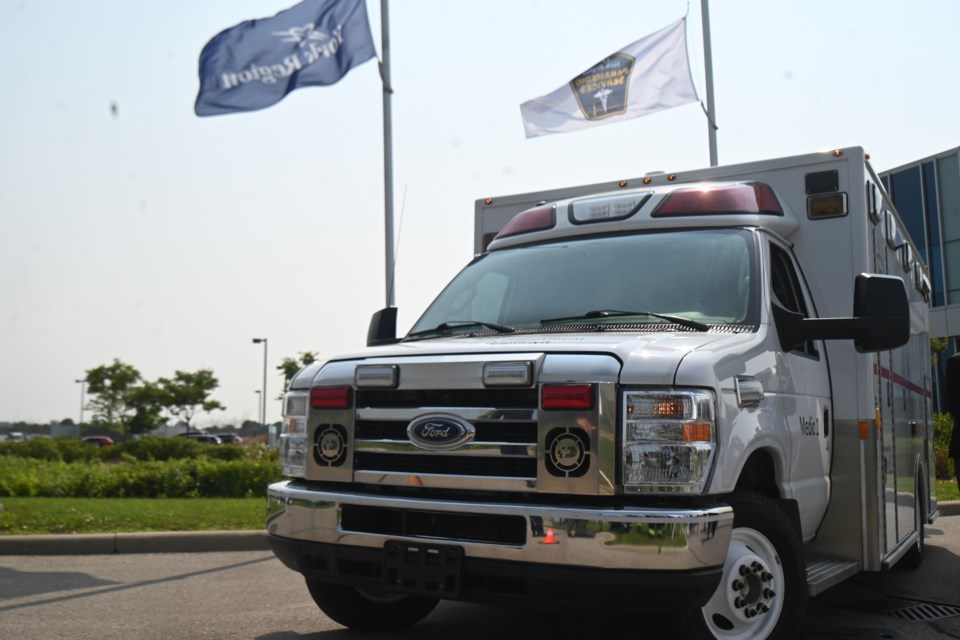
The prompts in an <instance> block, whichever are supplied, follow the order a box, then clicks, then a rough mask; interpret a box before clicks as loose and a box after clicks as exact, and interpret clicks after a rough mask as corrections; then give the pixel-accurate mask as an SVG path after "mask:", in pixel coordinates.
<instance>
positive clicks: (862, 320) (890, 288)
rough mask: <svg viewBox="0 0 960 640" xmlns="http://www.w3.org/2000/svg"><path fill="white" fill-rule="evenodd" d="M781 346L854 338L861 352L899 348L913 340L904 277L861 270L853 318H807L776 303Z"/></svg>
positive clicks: (854, 293)
mask: <svg viewBox="0 0 960 640" xmlns="http://www.w3.org/2000/svg"><path fill="white" fill-rule="evenodd" d="M773 320H774V323H775V324H776V326H777V332H778V333H779V335H780V347H781V349H783V350H784V351H791V350H793V349H797V348H800V347H802V346H803V343H804V342H806V341H807V340H853V344H854V347H855V348H856V350H857V351H858V352H859V353H871V352H876V351H887V350H889V349H896V348H897V347H902V346H903V345H905V344H907V341H908V340H910V305H909V303H908V302H907V290H906V288H905V285H904V284H903V280H902V279H900V278H897V277H896V276H884V275H878V274H874V273H861V274H860V275H858V276H857V279H856V281H855V282H854V287H853V317H851V318H804V317H803V316H802V315H801V314H799V313H796V312H794V311H789V310H787V309H784V308H783V307H781V306H780V305H778V304H776V303H774V305H773Z"/></svg>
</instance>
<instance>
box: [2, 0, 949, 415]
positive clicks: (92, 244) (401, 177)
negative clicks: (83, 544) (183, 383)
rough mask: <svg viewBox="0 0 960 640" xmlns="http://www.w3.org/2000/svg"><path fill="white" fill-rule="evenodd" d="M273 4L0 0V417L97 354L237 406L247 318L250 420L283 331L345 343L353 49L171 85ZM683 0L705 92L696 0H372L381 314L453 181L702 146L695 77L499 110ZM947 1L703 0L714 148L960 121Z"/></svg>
mask: <svg viewBox="0 0 960 640" xmlns="http://www.w3.org/2000/svg"><path fill="white" fill-rule="evenodd" d="M293 4H295V1H294V0H205V1H203V2H196V1H195V0H189V1H188V0H167V1H166V2H159V3H158V2H123V1H121V0H89V1H88V2H76V1H75V0H32V1H27V0H22V1H17V0H0V77H2V78H3V79H4V85H5V90H4V92H3V99H2V100H0V242H2V250H0V365H2V366H0V422H4V421H16V420H26V421H31V422H33V421H35V422H48V421H51V420H56V421H59V420H62V419H64V418H72V419H74V420H77V419H78V418H79V417H80V416H79V414H80V396H81V385H79V384H76V383H75V380H77V379H78V378H82V377H83V376H84V374H85V372H86V371H87V370H88V369H91V368H93V367H96V366H98V365H101V364H109V363H111V362H112V361H113V359H114V358H118V359H120V360H122V361H123V362H126V363H128V364H131V365H133V366H135V367H137V368H138V369H139V370H140V372H141V373H142V374H143V375H144V377H145V378H147V379H149V380H155V379H156V378H158V377H161V376H172V375H173V373H174V371H175V370H178V369H179V370H186V371H194V370H197V369H200V368H210V369H212V370H213V371H214V374H215V375H216V376H217V378H218V379H219V381H220V387H219V388H218V389H217V390H216V392H215V393H214V394H213V397H214V398H216V399H218V400H220V401H221V402H222V403H223V404H224V405H226V407H227V408H226V411H217V412H214V413H212V414H210V415H209V416H201V417H200V419H198V420H197V421H196V423H197V424H199V425H200V426H204V425H207V424H210V423H211V422H216V423H233V424H237V425H239V423H240V422H241V421H242V420H244V419H253V420H256V419H257V418H258V408H257V406H258V405H257V401H258V396H257V395H256V393H255V391H256V390H258V389H260V388H261V385H262V382H263V355H264V352H263V346H262V345H254V344H252V343H251V339H252V338H254V337H266V338H267V339H268V343H267V344H268V348H267V355H268V375H269V380H268V393H267V396H268V398H269V399H270V402H269V403H268V407H267V409H268V410H267V417H268V419H269V420H270V421H274V420H277V419H279V415H280V404H279V402H275V401H274V400H273V399H274V398H275V397H276V396H278V395H279V394H280V393H281V381H282V379H281V377H280V374H279V372H277V371H276V369H275V367H276V366H277V365H278V364H279V362H280V360H281V359H282V358H283V357H285V356H297V354H298V353H300V352H304V351H313V352H317V353H318V354H319V355H320V356H321V358H326V357H330V356H334V355H336V354H338V353H343V352H352V351H354V350H356V349H358V348H360V347H362V346H363V344H364V342H365V340H366V332H367V326H368V322H369V318H370V315H371V313H373V312H374V311H375V310H377V309H379V308H381V307H382V306H384V303H385V301H386V284H385V267H384V253H385V251H384V205H383V119H382V111H381V95H382V94H381V83H380V78H379V75H378V73H377V62H376V60H370V61H368V62H366V63H364V64H363V65H361V66H359V67H357V68H355V69H353V71H351V72H350V73H349V74H348V75H347V76H346V77H345V78H344V79H343V80H341V81H340V82H339V83H338V84H336V85H333V86H330V87H310V88H304V89H300V90H298V91H295V92H293V93H291V94H290V95H288V96H287V97H286V98H285V99H284V100H283V101H281V102H280V103H278V104H276V105H274V106H272V107H268V108H267V109H264V110H261V111H255V112H248V113H238V114H229V115H220V116H211V117H206V118H200V117H197V116H196V115H194V112H193V103H194V100H195V98H196V92H197V89H198V86H199V82H198V77H197V62H198V56H199V53H200V50H201V49H202V48H203V46H204V44H206V42H207V41H208V40H209V39H210V38H211V37H212V36H214V35H216V34H217V33H218V32H220V31H221V30H223V29H225V28H227V27H230V26H233V25H235V24H237V23H239V22H242V21H244V20H248V19H252V18H265V17H269V16H272V15H274V14H275V13H277V12H278V11H281V10H283V9H286V8H288V7H290V6H292V5H293ZM367 11H368V14H369V17H370V23H371V29H372V31H373V35H374V40H375V41H376V43H377V49H378V52H379V51H380V42H381V10H380V2H379V1H377V0H367ZM688 12H689V14H688V25H687V26H688V28H687V35H688V49H689V52H690V58H691V68H692V72H693V77H694V82H695V84H696V87H697V90H698V92H699V93H700V95H701V97H702V98H703V99H704V101H705V100H706V81H705V74H704V47H703V35H702V34H703V32H702V20H701V12H700V3H699V2H697V1H694V2H691V3H688V2H685V1H683V0H656V1H652V0H650V1H641V0H633V1H626V0H624V1H616V0H612V1H609V2H604V3H587V2H582V1H549V2H548V1H546V0H484V1H483V2H480V1H474V2H467V1H465V0H455V1H451V0H404V1H402V2H401V1H396V0H395V1H394V2H393V3H391V5H390V11H389V31H390V51H391V74H392V80H393V88H394V94H393V100H392V106H393V129H394V138H393V140H394V159H393V167H394V194H395V212H394V216H395V227H396V229H397V230H396V239H397V244H398V247H397V256H396V257H397V262H396V271H395V273H396V279H397V286H396V303H397V306H398V307H399V322H398V324H399V329H400V330H401V332H405V331H406V330H407V329H409V327H410V326H411V325H412V324H413V322H414V321H416V319H417V317H418V316H419V315H420V313H421V312H422V311H423V310H424V308H425V307H426V306H427V304H429V302H430V300H431V299H432V298H433V297H434V296H435V295H436V294H437V293H438V292H439V291H440V289H441V288H442V287H443V286H444V284H445V283H446V282H447V281H448V280H449V279H450V278H451V277H452V276H453V275H454V274H455V273H456V272H457V271H458V270H459V269H460V268H461V267H462V266H463V265H464V264H465V263H466V262H467V261H468V260H470V258H471V257H472V247H473V238H472V233H473V211H474V208H473V207H474V201H475V200H476V199H478V198H482V197H485V196H502V195H507V194H512V193H520V192H526V191H539V190H544V189H550V188H553V187H563V186H570V185H574V184H582V183H595V182H604V181H608V180H615V179H621V178H633V177H637V176H640V175H643V174H644V173H647V172H649V171H653V170H664V171H677V170H684V169H697V168H702V167H706V166H709V150H708V138H707V125H706V120H705V116H704V113H703V111H702V109H701V107H700V106H699V105H698V104H695V103H694V104H688V105H685V106H681V107H677V108H674V109H672V110H669V111H665V112H661V113H657V114H653V115H650V116H646V117H643V118H637V119H634V120H629V121H626V122H621V123H615V124H604V125H602V126H598V127H596V128H593V129H590V130H584V131H576V132H571V133H564V134H557V135H550V136H545V137H540V138H534V139H530V140H528V139H526V138H525V137H524V133H523V125H522V121H521V118H520V108H519V105H520V104H521V103H522V102H524V101H526V100H529V99H530V98H534V97H537V96H541V95H544V94H546V93H549V92H551V91H553V90H554V89H556V88H557V87H558V86H560V85H561V84H563V83H565V82H567V81H568V80H570V79H571V78H572V77H574V76H575V75H577V74H579V73H580V72H582V71H584V70H586V69H587V68H589V67H590V66H592V65H593V64H594V63H596V62H598V61H599V60H601V59H602V58H604V57H606V56H607V55H609V54H610V53H612V52H614V51H616V50H617V49H620V48H621V47H623V46H625V45H627V44H629V43H631V42H633V41H635V40H638V39H639V38H641V37H643V36H645V35H647V34H649V33H652V32H654V31H657V30H659V29H661V28H662V27H665V26H666V25H668V24H669V23H671V22H673V21H675V20H678V19H679V18H681V17H682V16H683V15H684V14H686V13H688ZM958 25H960V3H958V2H953V1H949V0H940V1H933V0H913V1H912V2H909V3H908V2H903V1H900V2H894V1H892V0H879V1H878V0H845V1H843V2H840V1H838V0H806V1H805V2H777V1H771V0H724V1H722V2H721V1H717V0H714V2H713V3H712V4H711V6H710V30H711V40H712V53H713V78H714V87H715V100H716V117H717V124H718V126H719V130H718V132H717V141H718V155H719V161H720V163H721V164H728V163H734V162H746V161H752V160H760V159H765V158H775V157H781V156H787V155H794V154H803V153H809V152H812V151H817V150H820V149H825V148H834V147H842V146H863V147H864V148H865V149H866V150H867V152H868V153H870V154H871V156H872V158H873V163H874V166H875V168H877V169H878V170H881V171H882V170H885V169H890V168H893V167H896V166H900V165H902V164H905V163H907V162H910V161H912V160H915V159H918V158H920V157H923V156H926V155H930V154H934V153H937V152H940V151H943V150H946V149H951V148H954V147H956V146H958V145H960V132H958V117H957V105H958V104H960V96H958V93H960V84H958V82H957V81H956V74H955V72H954V69H955V67H956V65H957V62H958V60H960V44H958V43H960V30H958ZM111 104H115V105H116V107H117V112H116V114H114V113H113V112H112V110H111ZM89 417H90V414H89V412H87V413H86V414H85V418H87V419H89Z"/></svg>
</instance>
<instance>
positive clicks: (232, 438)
mask: <svg viewBox="0 0 960 640" xmlns="http://www.w3.org/2000/svg"><path fill="white" fill-rule="evenodd" d="M217 437H218V438H220V442H222V443H223V444H240V443H241V442H243V438H241V437H240V436H238V435H237V434H235V433H218V434H217Z"/></svg>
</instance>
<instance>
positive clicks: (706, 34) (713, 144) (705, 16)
mask: <svg viewBox="0 0 960 640" xmlns="http://www.w3.org/2000/svg"><path fill="white" fill-rule="evenodd" d="M383 1H384V2H386V0H383ZM700 14H701V16H702V20H703V62H704V67H705V69H704V73H706V76H707V132H708V136H709V139H710V166H711V167H715V166H717V122H716V117H715V114H714V110H713V58H712V57H711V55H710V11H709V10H708V9H707V0H700Z"/></svg>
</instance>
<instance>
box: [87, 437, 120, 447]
mask: <svg viewBox="0 0 960 640" xmlns="http://www.w3.org/2000/svg"><path fill="white" fill-rule="evenodd" d="M83 441H84V442H87V443H89V444H92V445H94V446H95V447H109V446H110V445H112V444H113V438H111V437H110V436H85V437H84V438H83Z"/></svg>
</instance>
